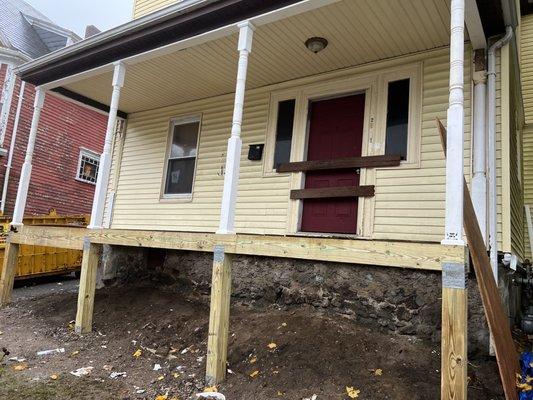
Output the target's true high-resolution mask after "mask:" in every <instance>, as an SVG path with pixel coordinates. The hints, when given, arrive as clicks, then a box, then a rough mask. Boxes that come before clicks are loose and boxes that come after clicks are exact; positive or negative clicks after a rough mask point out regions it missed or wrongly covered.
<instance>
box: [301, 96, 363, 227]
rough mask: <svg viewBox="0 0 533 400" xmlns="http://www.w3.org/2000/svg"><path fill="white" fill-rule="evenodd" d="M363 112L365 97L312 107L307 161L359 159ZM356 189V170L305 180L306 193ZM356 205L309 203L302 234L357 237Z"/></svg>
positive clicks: (336, 201) (316, 174) (344, 200)
mask: <svg viewBox="0 0 533 400" xmlns="http://www.w3.org/2000/svg"><path fill="white" fill-rule="evenodd" d="M364 112H365V95H364V94H358V95H353V96H347V97H341V98H336V99H331V100H322V101H316V102H313V103H311V106H310V129H309V143H308V150H307V160H308V161H315V160H333V159H336V158H345V157H360V156H361V147H362V139H363V125H364ZM357 185H359V175H358V174H357V173H356V172H355V171H354V170H338V171H312V172H308V173H307V174H306V179H305V188H306V189H316V188H324V187H340V186H357ZM357 203H358V201H357V198H337V199H335V198H333V199H306V200H304V205H303V214H302V224H301V225H302V226H301V230H302V231H303V232H327V233H356V229H357Z"/></svg>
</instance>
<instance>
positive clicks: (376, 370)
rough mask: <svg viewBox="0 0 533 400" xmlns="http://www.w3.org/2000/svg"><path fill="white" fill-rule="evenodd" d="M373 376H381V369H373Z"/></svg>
mask: <svg viewBox="0 0 533 400" xmlns="http://www.w3.org/2000/svg"><path fill="white" fill-rule="evenodd" d="M374 375H376V376H381V375H383V370H382V369H381V368H378V369H375V370H374Z"/></svg>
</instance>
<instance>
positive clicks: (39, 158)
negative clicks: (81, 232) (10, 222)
mask: <svg viewBox="0 0 533 400" xmlns="http://www.w3.org/2000/svg"><path fill="white" fill-rule="evenodd" d="M77 40H80V38H79V37H77V36H76V35H75V34H74V33H72V32H70V31H68V30H65V29H63V28H61V27H58V26H57V25H55V24H53V23H52V22H51V21H50V20H48V19H47V18H46V17H45V16H44V15H42V14H40V13H39V12H37V11H36V10H34V9H33V8H31V7H30V6H29V5H28V4H26V3H25V2H23V1H21V0H0V90H1V97H0V190H1V193H2V198H1V200H0V212H3V214H4V215H6V216H11V215H12V213H13V208H14V204H15V199H16V196H17V188H18V183H19V177H20V170H21V167H22V163H23V162H24V156H25V153H26V146H27V142H28V134H29V131H30V126H31V120H32V115H33V102H34V97H35V87H33V86H32V85H28V84H26V85H24V84H22V82H21V81H20V79H18V78H17V77H16V75H15V70H16V66H17V65H19V64H21V63H23V62H26V61H28V60H30V59H32V58H37V57H40V56H42V55H45V54H47V53H49V52H51V51H53V50H56V49H58V48H61V47H64V46H66V45H68V44H69V43H72V42H75V41H77ZM106 124H107V114H106V113H105V112H104V111H100V110H98V109H96V108H91V107H88V106H85V105H82V104H81V103H76V102H73V101H71V100H69V101H67V100H65V99H64V98H62V97H61V96H60V95H58V94H54V93H49V94H47V97H46V100H45V104H44V108H43V111H42V114H41V123H40V125H39V131H38V134H37V141H36V144H35V155H34V159H33V171H32V176H31V182H30V187H29V192H28V203H27V207H26V215H30V214H32V215H35V214H46V213H48V212H49V210H50V209H52V208H54V209H56V210H57V212H58V213H59V214H89V213H90V212H91V205H92V200H93V194H94V188H95V184H94V183H95V181H96V174H97V170H98V163H99V155H100V153H101V151H102V147H103V141H104V135H105V130H106Z"/></svg>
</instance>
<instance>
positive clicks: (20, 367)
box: [13, 363, 28, 371]
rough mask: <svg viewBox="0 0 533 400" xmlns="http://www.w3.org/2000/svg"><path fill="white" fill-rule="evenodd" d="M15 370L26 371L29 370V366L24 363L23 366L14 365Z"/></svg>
mask: <svg viewBox="0 0 533 400" xmlns="http://www.w3.org/2000/svg"><path fill="white" fill-rule="evenodd" d="M13 369H14V370H15V371H24V370H25V369H28V364H26V363H23V364H18V365H14V366H13Z"/></svg>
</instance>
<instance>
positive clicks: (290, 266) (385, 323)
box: [116, 249, 489, 353]
mask: <svg viewBox="0 0 533 400" xmlns="http://www.w3.org/2000/svg"><path fill="white" fill-rule="evenodd" d="M144 256H145V258H144V265H145V266H146V267H145V269H142V267H141V268H139V267H138V266H139V265H141V264H142V263H141V264H140V263H139V260H138V255H137V256H136V257H134V259H135V263H136V265H137V267H136V268H134V270H135V271H136V273H142V274H145V278H144V279H150V280H151V281H152V282H153V281H156V282H158V283H163V284H168V285H181V286H194V287H195V288H196V289H198V290H201V291H204V292H205V293H206V294H207V293H209V290H210V285H211V272H212V264H213V255H212V253H199V252H188V251H164V250H152V249H146V250H145V254H144ZM123 257H124V256H121V257H117V258H116V261H119V262H127V259H126V261H123V260H124V258H123ZM124 270H125V271H126V270H128V271H129V268H124ZM129 274H130V277H132V276H131V271H130V272H129ZM232 277H233V280H232V297H233V298H236V299H241V300H243V301H247V302H253V303H255V304H257V305H264V304H269V303H277V304H280V305H284V306H291V305H298V304H309V305H312V306H314V307H317V308H320V309H327V310H330V311H332V312H336V313H339V314H340V315H342V316H343V317H348V318H352V319H353V320H354V321H355V322H358V323H362V324H365V325H367V326H371V327H373V328H375V329H376V330H380V331H384V332H391V333H397V334H400V335H412V336H416V337H418V338H421V339H431V340H434V341H440V329H441V326H440V324H441V274H440V273H438V272H429V271H418V270H411V269H402V268H390V267H376V266H364V265H350V264H341V263H326V262H315V261H307V260H294V259H283V258H270V257H255V256H236V257H235V259H234V263H233V270H232ZM468 319H469V327H468V329H469V331H468V332H469V351H470V352H476V353H487V352H488V348H489V347H488V346H489V345H488V343H489V336H488V330H487V327H486V324H485V317H484V314H483V307H482V304H481V298H480V295H479V291H478V289H477V284H476V282H475V280H474V279H472V278H471V279H470V281H469V317H468Z"/></svg>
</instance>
